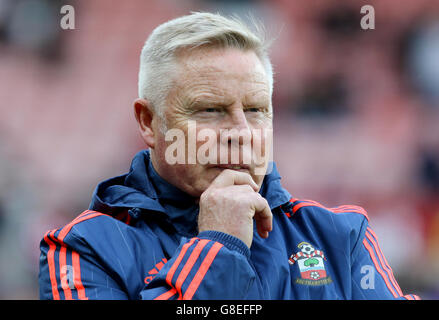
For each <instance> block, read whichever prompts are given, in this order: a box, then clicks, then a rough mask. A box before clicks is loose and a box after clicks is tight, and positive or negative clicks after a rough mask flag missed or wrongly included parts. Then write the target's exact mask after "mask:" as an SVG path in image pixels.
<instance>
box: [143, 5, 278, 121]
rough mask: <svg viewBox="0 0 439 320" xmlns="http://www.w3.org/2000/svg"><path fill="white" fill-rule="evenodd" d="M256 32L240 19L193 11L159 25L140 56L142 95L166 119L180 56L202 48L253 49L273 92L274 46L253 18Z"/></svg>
mask: <svg viewBox="0 0 439 320" xmlns="http://www.w3.org/2000/svg"><path fill="white" fill-rule="evenodd" d="M251 22H252V25H253V27H254V31H252V30H250V28H249V26H247V25H246V24H245V23H243V22H242V20H240V19H239V18H237V17H233V18H226V17H223V16H221V15H220V14H213V13H206V12H192V13H191V14H189V15H185V16H182V17H179V18H176V19H173V20H170V21H168V22H165V23H163V24H161V25H159V26H158V27H157V28H155V29H154V30H153V32H152V33H151V35H150V36H149V37H148V39H147V40H146V42H145V45H144V46H143V49H142V53H141V55H140V69H139V82H138V90H139V92H138V94H139V98H143V99H146V100H148V101H149V102H150V103H151V104H152V108H153V110H154V112H156V113H157V114H158V115H159V116H160V117H162V118H163V109H164V105H165V101H166V97H167V95H168V92H169V90H170V89H171V88H172V85H173V80H174V79H173V72H175V70H176V67H175V64H176V53H177V51H179V50H181V49H193V48H197V47H201V46H208V47H214V48H215V47H218V48H238V49H241V50H252V51H254V52H255V53H256V55H257V56H258V58H259V59H260V60H261V63H262V65H263V66H264V69H265V72H266V75H267V78H268V83H269V87H270V96H271V95H272V92H273V68H272V65H271V62H270V59H269V56H268V48H269V46H270V44H271V43H268V42H267V41H266V39H265V35H264V28H263V26H262V24H259V23H256V22H255V20H254V19H253V18H251Z"/></svg>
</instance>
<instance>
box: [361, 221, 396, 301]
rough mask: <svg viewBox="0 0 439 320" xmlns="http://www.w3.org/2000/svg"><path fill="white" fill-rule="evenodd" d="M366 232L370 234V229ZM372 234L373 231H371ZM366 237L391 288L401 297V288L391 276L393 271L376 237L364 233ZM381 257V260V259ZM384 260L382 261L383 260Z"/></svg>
mask: <svg viewBox="0 0 439 320" xmlns="http://www.w3.org/2000/svg"><path fill="white" fill-rule="evenodd" d="M367 231H369V232H371V231H372V229H370V228H369V227H368V228H367ZM372 232H373V231H372ZM366 237H367V238H368V239H369V241H370V242H371V243H372V245H373V247H374V248H375V251H376V253H377V254H378V259H379V260H380V263H381V266H382V267H383V269H384V270H385V271H386V273H387V275H388V277H389V279H390V281H391V282H392V284H393V287H394V288H395V289H396V291H397V292H398V294H399V295H400V296H403V295H404V294H403V293H402V290H401V288H400V287H399V285H398V283H397V282H396V279H395V277H394V275H393V270H392V268H390V266H389V264H388V263H387V260H386V257H385V256H384V254H383V252H382V251H381V248H380V246H379V244H378V241H376V240H375V239H376V238H377V237H376V236H373V234H372V235H371V234H369V233H368V232H366ZM381 257H383V258H381ZM383 259H384V260H383Z"/></svg>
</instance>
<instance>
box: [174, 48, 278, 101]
mask: <svg viewBox="0 0 439 320" xmlns="http://www.w3.org/2000/svg"><path fill="white" fill-rule="evenodd" d="M178 62H179V64H178V65H179V67H178V73H177V79H176V87H177V88H176V89H177V90H178V91H179V94H183V95H185V96H188V97H191V98H194V97H199V96H203V97H205V98H208V97H211V98H222V99H226V100H227V99H229V100H234V99H236V98H245V99H258V100H261V99H265V100H267V99H269V98H270V97H269V84H268V79H267V75H266V73H265V70H264V67H263V65H262V63H261V62H260V60H259V58H258V57H257V55H256V54H255V53H254V52H253V51H242V50H239V49H213V48H201V49H196V50H193V51H190V52H186V53H185V54H183V55H181V56H179V59H178ZM231 102H232V101H231Z"/></svg>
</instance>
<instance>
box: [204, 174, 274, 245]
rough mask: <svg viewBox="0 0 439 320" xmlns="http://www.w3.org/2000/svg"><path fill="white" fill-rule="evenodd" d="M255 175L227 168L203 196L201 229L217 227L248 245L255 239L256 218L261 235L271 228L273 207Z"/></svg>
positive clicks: (266, 234)
mask: <svg viewBox="0 0 439 320" xmlns="http://www.w3.org/2000/svg"><path fill="white" fill-rule="evenodd" d="M257 191H258V186H257V184H256V183H255V182H254V181H253V179H252V177H251V176H250V175H249V174H247V173H245V172H239V171H234V170H229V169H226V170H224V171H223V172H221V173H220V174H219V175H218V176H217V177H216V178H215V180H214V181H213V182H212V184H211V185H210V186H209V188H207V189H206V191H204V192H203V194H202V195H201V197H200V213H199V216H198V230H199V232H201V231H206V230H215V231H221V232H224V233H228V234H230V235H232V236H235V237H237V238H239V239H241V240H242V241H243V242H244V243H245V244H246V245H247V246H248V247H249V248H250V246H251V244H252V241H253V218H254V219H255V221H256V228H257V230H258V233H259V235H260V236H261V237H262V238H267V237H268V232H270V231H271V230H272V214H271V210H270V207H269V205H268V203H267V200H265V199H264V198H263V197H262V196H261V195H260V194H259V193H258V192H257Z"/></svg>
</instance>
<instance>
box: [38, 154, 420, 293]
mask: <svg viewBox="0 0 439 320" xmlns="http://www.w3.org/2000/svg"><path fill="white" fill-rule="evenodd" d="M260 194H261V195H262V196H263V197H264V198H265V199H267V201H268V203H269V205H270V208H271V210H272V213H273V231H272V232H270V234H269V237H268V238H267V239H262V238H261V237H260V236H259V235H258V233H257V232H256V230H255V232H254V238H253V243H252V245H251V247H250V248H248V247H247V246H246V245H245V244H244V243H243V242H242V241H241V240H240V239H238V238H236V237H233V236H231V235H228V234H225V233H222V232H217V231H204V232H200V233H198V231H197V215H198V210H199V207H198V205H197V203H196V201H195V199H194V198H192V197H190V196H189V195H187V194H186V193H184V192H182V191H181V190H179V189H177V188H176V187H174V186H172V185H171V184H169V183H168V182H166V181H165V180H163V179H162V178H161V177H160V176H159V175H158V174H157V173H156V172H155V170H154V168H153V167H152V164H151V162H150V158H149V152H148V151H147V150H144V151H141V152H139V153H138V154H137V155H136V156H135V157H134V159H133V162H132V165H131V168H130V171H129V173H127V174H124V175H121V176H118V177H114V178H111V179H109V180H106V181H104V182H102V183H100V184H99V185H98V186H97V188H96V190H95V192H94V194H93V198H92V201H91V204H90V208H89V210H86V211H84V212H83V213H82V214H80V215H79V216H78V217H76V218H75V219H74V220H73V221H72V222H70V223H68V224H67V225H65V226H63V227H61V228H59V229H55V230H51V231H48V232H47V233H46V234H45V235H44V238H43V239H42V241H41V244H40V248H41V256H40V273H39V286H40V298H41V299H292V300H294V299H395V298H398V299H417V298H418V297H417V296H414V295H405V296H404V294H403V293H402V292H401V289H400V287H399V286H398V283H397V282H396V280H395V278H394V276H393V273H392V270H391V268H390V266H389V264H388V262H387V261H386V258H385V257H384V255H383V253H382V251H381V250H380V247H379V245H378V241H377V237H376V235H375V233H374V232H373V230H372V229H371V228H370V226H369V221H368V216H367V213H366V211H365V210H364V209H363V208H361V207H357V206H340V207H336V208H326V207H324V206H323V205H321V204H319V203H317V202H315V201H311V200H299V199H294V198H293V197H292V196H291V195H290V194H289V193H288V192H287V191H286V190H285V189H283V188H282V186H281V183H280V176H279V174H278V172H277V170H276V167H275V166H274V168H273V171H272V172H271V173H270V174H268V175H266V176H265V179H264V182H263V184H262V187H261V190H260Z"/></svg>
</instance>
